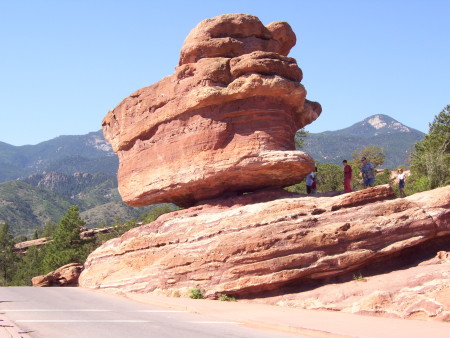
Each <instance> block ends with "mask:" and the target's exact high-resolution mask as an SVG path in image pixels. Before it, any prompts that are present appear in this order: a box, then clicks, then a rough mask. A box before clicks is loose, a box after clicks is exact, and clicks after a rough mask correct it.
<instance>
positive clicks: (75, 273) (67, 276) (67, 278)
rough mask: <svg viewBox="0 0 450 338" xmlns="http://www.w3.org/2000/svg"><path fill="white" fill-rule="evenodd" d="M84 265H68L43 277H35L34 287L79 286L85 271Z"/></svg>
mask: <svg viewBox="0 0 450 338" xmlns="http://www.w3.org/2000/svg"><path fill="white" fill-rule="evenodd" d="M83 269H84V266H83V264H79V263H70V264H66V265H64V266H62V267H60V268H58V269H56V270H55V271H53V272H50V273H48V274H46V275H43V276H37V277H33V278H32V279H31V282H32V284H33V286H77V285H78V278H79V277H80V274H81V272H82V271H83Z"/></svg>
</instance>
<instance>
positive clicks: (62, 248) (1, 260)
mask: <svg viewBox="0 0 450 338" xmlns="http://www.w3.org/2000/svg"><path fill="white" fill-rule="evenodd" d="M174 210H176V207H175V206H173V205H169V204H167V205H161V206H158V207H155V208H154V209H152V210H151V211H150V212H148V213H145V214H143V215H141V216H140V217H139V218H137V219H133V220H131V221H128V222H126V223H122V224H116V225H115V226H114V228H113V230H112V231H111V232H110V233H107V234H98V235H97V236H94V237H92V238H86V239H83V238H81V236H80V234H81V231H82V230H83V229H84V225H85V222H84V221H83V219H82V218H81V217H80V214H79V208H78V206H71V207H70V208H69V209H68V210H67V212H66V214H65V215H64V216H63V217H62V218H61V220H60V221H59V222H58V224H54V223H51V222H50V223H47V225H46V226H45V227H44V229H43V232H42V234H41V235H43V236H44V237H48V238H51V241H50V242H49V243H47V244H45V245H43V246H30V247H29V248H28V250H27V251H26V253H25V254H20V253H17V252H15V250H14V246H15V244H16V243H17V242H18V240H19V238H13V236H12V234H11V231H10V227H9V225H8V224H7V223H4V224H1V225H0V286H10V285H17V286H26V285H31V278H32V277H35V276H40V275H45V274H47V273H49V272H52V271H54V270H56V269H57V268H59V267H61V266H63V265H66V264H69V263H84V262H85V260H86V258H87V256H88V255H89V254H90V253H91V252H92V251H94V250H95V249H96V248H97V247H99V246H100V245H101V244H103V243H104V242H106V241H107V240H109V239H111V238H115V237H118V236H121V235H122V234H123V233H125V232H126V231H128V230H130V229H131V228H133V227H136V226H138V225H139V224H142V223H150V222H153V221H154V220H155V219H156V218H158V217H159V216H160V215H162V214H164V213H167V212H171V211H174ZM34 237H35V239H36V238H38V237H39V233H38V231H36V232H35V236H34Z"/></svg>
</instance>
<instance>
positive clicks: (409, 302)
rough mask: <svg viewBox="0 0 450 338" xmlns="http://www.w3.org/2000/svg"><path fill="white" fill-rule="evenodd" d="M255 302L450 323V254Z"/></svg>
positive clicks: (441, 254) (445, 253)
mask: <svg viewBox="0 0 450 338" xmlns="http://www.w3.org/2000/svg"><path fill="white" fill-rule="evenodd" d="M252 301H253V302H262V303H269V304H276V305H279V306H293V307H299V308H303V309H310V310H311V309H313V310H331V311H342V312H349V313H355V314H363V315H375V316H383V317H391V318H404V319H425V320H428V319H435V320H446V321H449V320H450V252H447V251H438V253H437V254H436V256H435V257H434V258H432V259H427V260H425V261H423V262H421V263H419V264H415V265H413V266H411V267H408V268H406V269H399V270H394V271H389V272H386V273H381V274H376V275H370V276H364V275H363V274H361V273H360V272H356V273H355V274H354V280H352V281H347V282H341V283H330V284H326V285H323V286H320V287H318V288H315V289H313V290H307V291H303V292H296V293H285V294H282V295H278V296H272V297H265V298H264V299H255V300H252Z"/></svg>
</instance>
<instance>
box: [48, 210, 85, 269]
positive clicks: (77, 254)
mask: <svg viewBox="0 0 450 338" xmlns="http://www.w3.org/2000/svg"><path fill="white" fill-rule="evenodd" d="M84 224H85V222H84V221H83V220H82V219H81V218H80V215H79V212H78V207H77V206H72V207H70V208H69V210H67V213H66V214H65V215H64V216H63V217H62V218H61V220H60V221H59V223H58V226H57V228H56V231H55V233H54V234H53V241H52V242H50V243H49V244H47V247H46V249H45V256H44V261H43V266H44V270H45V272H46V273H48V272H50V271H52V270H55V269H57V268H59V267H61V266H63V265H65V264H68V263H83V262H84V260H85V259H86V253H85V250H84V248H83V244H84V243H85V242H84V241H82V240H81V239H80V232H81V229H82V227H83V226H84Z"/></svg>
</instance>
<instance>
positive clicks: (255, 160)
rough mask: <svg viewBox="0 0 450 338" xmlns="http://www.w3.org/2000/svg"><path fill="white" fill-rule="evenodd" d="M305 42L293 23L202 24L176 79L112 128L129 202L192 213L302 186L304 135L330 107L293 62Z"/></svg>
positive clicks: (130, 106) (237, 20) (118, 116)
mask: <svg viewBox="0 0 450 338" xmlns="http://www.w3.org/2000/svg"><path fill="white" fill-rule="evenodd" d="M295 42H296V37H295V34H294V32H293V31H292V29H291V27H290V26H289V25H288V24H287V23H286V22H274V23H271V24H269V25H267V26H264V25H263V24H262V23H261V22H260V21H259V19H258V18H257V17H255V16H251V15H245V14H227V15H221V16H218V17H215V18H212V19H207V20H204V21H202V22H200V23H199V24H198V25H197V27H195V28H194V29H193V30H192V31H191V32H190V34H189V35H188V37H187V38H186V40H185V42H184V45H183V47H182V49H181V53H180V62H179V65H178V66H177V67H176V69H175V73H174V74H172V75H170V76H168V77H166V78H164V79H162V80H160V81H159V82H157V83H155V84H153V85H151V86H149V87H145V88H142V89H139V90H138V91H136V92H135V93H133V94H131V95H130V96H129V97H127V98H125V99H124V100H123V101H122V102H120V103H119V105H118V106H117V107H116V108H115V109H113V110H111V111H110V112H109V113H108V114H107V116H106V117H105V119H104V120H103V124H102V126H103V133H104V135H105V138H106V140H108V142H110V143H111V145H112V147H113V149H114V151H115V152H116V153H117V154H118V156H119V161H120V165H119V172H118V181H119V191H120V193H121V195H122V198H123V200H124V202H125V203H127V204H129V205H132V206H142V205H149V204H155V203H161V202H172V203H176V204H178V205H180V206H191V205H193V204H195V203H196V202H198V201H202V200H205V199H210V198H214V197H218V196H221V195H222V194H224V193H229V192H248V191H254V190H257V189H261V188H267V187H279V186H287V185H292V184H295V183H297V182H299V181H301V180H302V179H303V178H304V177H305V176H306V175H307V174H308V173H309V172H310V171H311V170H312V169H313V167H314V161H313V159H312V158H311V157H310V156H309V155H307V154H305V153H303V152H300V151H296V150H295V146H294V135H295V133H296V131H297V130H298V129H300V128H302V127H304V126H305V125H307V124H309V123H311V122H312V121H314V120H315V119H316V118H317V117H318V116H319V114H320V113H321V107H320V104H318V103H316V102H311V101H308V100H306V90H305V88H304V87H303V85H302V84H301V83H300V81H301V80H302V71H301V70H300V68H299V67H298V65H297V63H296V60H295V59H293V58H290V57H288V56H287V55H288V53H289V51H290V49H291V48H292V47H293V46H294V45H295Z"/></svg>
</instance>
